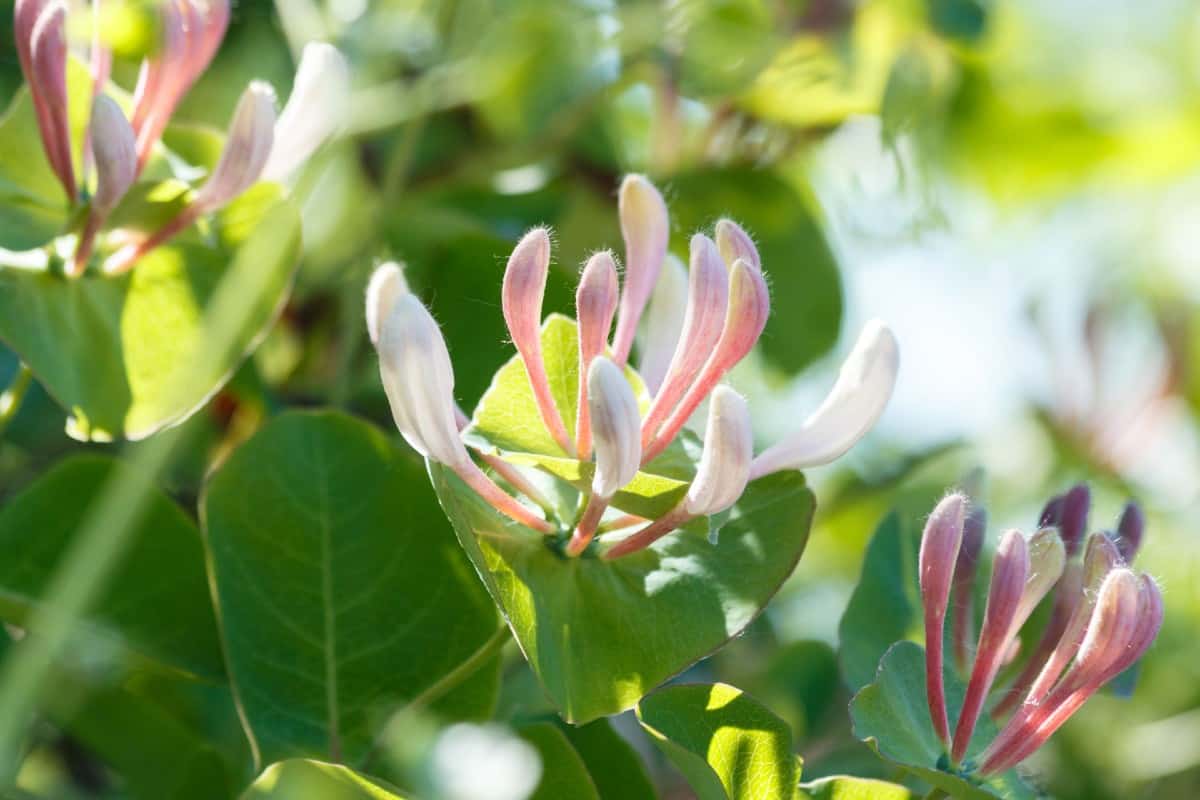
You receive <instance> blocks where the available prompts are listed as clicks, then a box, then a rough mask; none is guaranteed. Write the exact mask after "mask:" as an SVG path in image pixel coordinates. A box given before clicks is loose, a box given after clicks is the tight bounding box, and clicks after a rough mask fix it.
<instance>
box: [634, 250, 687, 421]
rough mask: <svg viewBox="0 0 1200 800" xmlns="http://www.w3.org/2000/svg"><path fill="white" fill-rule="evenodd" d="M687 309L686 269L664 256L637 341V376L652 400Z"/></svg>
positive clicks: (674, 259) (681, 263)
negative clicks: (640, 378)
mask: <svg viewBox="0 0 1200 800" xmlns="http://www.w3.org/2000/svg"><path fill="white" fill-rule="evenodd" d="M687 309H688V270H687V267H685V266H684V264H683V262H682V261H681V260H679V258H678V257H677V256H675V255H674V254H672V253H668V254H667V258H666V260H665V261H664V262H663V266H662V271H661V272H660V273H659V275H658V283H656V284H655V285H654V293H653V294H652V295H650V305H649V306H647V307H646V316H645V321H644V322H643V323H642V333H641V334H640V338H639V341H638V365H637V367H638V374H639V375H641V376H642V381H643V382H644V383H645V384H646V391H647V392H649V393H650V396H651V397H654V396H656V395H657V394H658V390H659V387H661V386H662V382H663V378H665V377H666V375H667V368H668V367H669V366H670V365H671V357H672V356H673V355H674V354H675V347H676V346H677V345H678V344H679V336H680V334H681V333H682V332H683V326H684V318H685V316H686V315H687Z"/></svg>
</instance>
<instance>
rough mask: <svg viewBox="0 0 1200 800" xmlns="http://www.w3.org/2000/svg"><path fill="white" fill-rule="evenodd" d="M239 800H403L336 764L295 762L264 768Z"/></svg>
mask: <svg viewBox="0 0 1200 800" xmlns="http://www.w3.org/2000/svg"><path fill="white" fill-rule="evenodd" d="M241 800H404V799H403V797H402V796H401V795H400V793H399V790H398V789H394V788H392V787H389V786H387V785H385V784H384V783H383V782H382V781H379V780H376V779H375V778H372V777H370V776H368V775H363V774H362V773H361V772H355V771H354V770H352V769H350V768H348V767H343V766H341V765H339V764H326V763H323V762H321V761H312V760H308V759H302V758H295V759H291V760H288V761H281V762H279V763H278V764H272V765H271V766H269V767H267V768H266V769H265V770H264V771H263V773H262V775H259V776H258V779H257V780H255V781H254V783H252V784H251V785H250V787H249V788H247V789H246V791H245V792H243V793H242V796H241Z"/></svg>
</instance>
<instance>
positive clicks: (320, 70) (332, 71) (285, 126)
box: [263, 42, 350, 181]
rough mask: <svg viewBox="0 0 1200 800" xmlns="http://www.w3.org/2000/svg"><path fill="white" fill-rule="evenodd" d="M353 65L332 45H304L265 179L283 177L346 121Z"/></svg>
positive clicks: (296, 167)
mask: <svg viewBox="0 0 1200 800" xmlns="http://www.w3.org/2000/svg"><path fill="white" fill-rule="evenodd" d="M349 95H350V67H349V65H348V64H347V63H346V59H345V58H344V57H343V56H342V54H341V53H340V52H338V49H337V48H336V47H334V46H333V45H329V44H325V43H324V42H313V43H311V44H307V45H305V46H304V52H303V53H302V54H301V56H300V66H299V67H297V69H296V79H295V81H294V82H293V83H292V93H291V95H290V96H289V97H288V101H287V105H285V106H284V107H283V112H282V113H281V114H280V115H279V121H278V122H276V123H275V144H274V146H273V147H272V148H271V157H270V158H269V159H268V160H267V164H266V166H265V167H263V179H264V180H268V181H284V180H286V179H287V178H288V177H289V176H290V175H292V174H293V173H294V172H295V171H296V170H297V169H299V167H300V165H302V164H303V163H304V162H305V161H307V160H308V158H309V157H310V156H312V154H313V153H314V152H316V150H317V148H318V147H320V146H321V145H322V144H324V143H325V142H326V141H328V140H329V139H330V138H331V137H332V136H334V135H336V134H337V133H338V132H339V130H341V128H342V126H343V125H344V123H345V119H346V107H347V105H348V102H347V101H348V98H349Z"/></svg>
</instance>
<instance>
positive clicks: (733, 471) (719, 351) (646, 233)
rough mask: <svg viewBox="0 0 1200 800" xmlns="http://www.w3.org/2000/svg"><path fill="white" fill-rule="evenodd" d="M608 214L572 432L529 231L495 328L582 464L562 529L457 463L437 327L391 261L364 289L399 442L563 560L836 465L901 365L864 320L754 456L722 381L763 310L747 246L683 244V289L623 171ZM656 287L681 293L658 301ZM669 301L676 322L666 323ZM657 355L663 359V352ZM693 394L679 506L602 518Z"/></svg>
mask: <svg viewBox="0 0 1200 800" xmlns="http://www.w3.org/2000/svg"><path fill="white" fill-rule="evenodd" d="M619 216H620V222H621V230H622V234H623V237H624V240H625V256H626V265H625V275H624V285H623V286H621V285H620V280H619V278H618V270H617V262H616V258H615V257H614V255H613V254H612V253H611V252H608V251H602V252H598V253H596V254H594V255H593V256H591V257H590V258H589V259H588V260H587V262H586V264H585V265H584V267H583V271H582V274H581V276H580V281H579V286H578V290H577V292H576V312H577V316H578V331H579V353H578V359H579V362H578V370H579V394H578V414H577V424H576V425H575V430H573V431H570V430H568V429H567V425H566V423H565V422H564V418H563V415H562V413H561V412H560V410H559V408H558V407H557V406H556V404H555V401H554V397H553V395H552V394H551V391H550V382H549V377H548V375H547V371H546V365H545V362H544V358H543V353H542V349H541V339H540V326H541V321H542V298H543V293H544V290H545V286H546V279H547V274H548V270H549V265H550V234H549V231H547V230H546V229H545V228H535V229H533V230H531V231H529V232H528V233H527V234H525V236H524V237H523V238H522V239H521V241H520V242H519V243H518V244H517V246H516V248H515V249H514V250H513V252H512V255H511V257H510V258H509V260H508V265H507V268H506V271H505V274H504V280H503V287H502V292H501V294H502V306H503V312H504V318H505V321H506V322H507V324H508V330H509V333H510V335H511V337H512V341H513V344H514V345H515V347H516V350H517V352H518V354H519V356H520V358H521V361H522V363H523V364H524V367H525V372H526V375H527V376H528V380H529V385H530V390H531V393H532V395H533V398H534V400H535V401H536V404H537V408H538V411H539V414H540V417H541V422H542V424H544V425H545V428H546V430H547V432H548V433H549V435H550V436H551V437H552V438H553V440H554V441H555V442H557V444H558V447H559V448H560V449H561V450H562V453H563V455H566V456H569V457H572V458H577V459H579V460H580V461H584V462H591V463H592V464H593V465H594V467H593V471H592V475H593V478H592V481H591V484H590V487H588V489H589V490H590V491H588V492H587V493H586V494H587V497H586V500H585V501H584V503H583V505H582V512H581V513H580V514H579V517H578V519H577V520H573V521H571V522H570V523H569V524H568V525H566V526H565V528H566V529H560V527H559V526H557V525H555V524H554V523H553V522H552V521H550V520H548V519H543V518H541V517H539V516H537V515H536V514H535V513H534V512H533V511H532V510H531V509H530V508H529V507H528V506H527V505H526V504H524V503H523V502H521V500H520V499H519V498H517V497H513V496H511V495H509V494H508V493H506V492H505V491H504V490H502V489H501V488H500V487H499V486H498V485H496V484H495V483H494V482H492V480H491V478H490V477H488V475H487V474H486V473H485V472H484V471H483V470H482V469H481V468H480V467H479V466H478V465H477V464H476V463H475V461H474V460H473V459H472V457H471V455H470V454H469V453H468V451H467V449H466V447H465V446H464V443H463V440H462V437H461V435H460V431H461V430H462V428H463V427H464V426H465V424H466V422H467V420H466V416H465V415H464V414H463V413H462V412H461V411H459V410H458V407H457V404H456V402H455V400H454V394H453V390H454V375H453V371H452V369H451V365H450V359H449V355H448V353H447V349H446V345H445V342H444V340H443V339H442V336H441V331H440V330H439V328H438V326H437V324H436V322H435V321H434V320H433V317H432V316H431V315H430V314H429V312H428V311H427V310H426V309H425V307H424V306H423V305H422V304H421V303H420V301H419V300H417V298H415V297H414V296H413V295H412V294H410V293H409V292H408V291H407V288H406V287H405V286H404V282H403V278H402V276H401V275H400V272H399V270H398V269H397V268H396V267H395V265H385V266H383V267H381V268H380V269H379V270H378V271H377V272H376V274H375V276H374V277H373V278H372V281H371V284H370V286H369V287H368V291H367V325H368V329H369V333H370V335H371V339H372V341H373V342H375V344H376V347H377V349H378V351H379V363H380V372H381V375H382V378H383V385H384V388H385V390H386V392H387V396H388V400H389V402H390V404H391V408H392V413H393V416H394V418H395V421H396V425H397V426H398V427H399V429H400V431H401V433H402V434H403V435H404V438H405V439H406V440H407V441H408V442H409V444H410V445H412V446H413V447H414V448H415V449H416V450H417V451H419V452H420V453H421V454H423V455H424V456H426V457H427V458H430V459H433V460H434V461H437V462H440V463H442V464H444V465H446V466H447V467H449V468H450V469H452V470H453V471H454V472H455V473H457V474H458V475H459V477H460V478H462V480H463V481H464V482H465V483H466V484H467V485H469V486H470V487H472V489H474V490H475V491H476V492H478V493H479V494H480V495H481V496H483V497H484V498H486V499H487V500H488V501H489V502H490V503H491V504H492V505H493V506H494V507H495V508H496V509H498V510H499V511H501V512H503V513H505V514H507V515H508V516H510V517H511V518H513V519H515V520H516V521H518V522H520V523H522V524H524V525H527V526H528V527H531V528H534V529H535V530H538V531H541V532H543V533H545V534H548V535H555V536H558V535H562V536H563V537H564V540H565V546H564V552H565V553H566V554H567V555H569V556H578V555H580V554H582V553H583V552H585V551H586V550H587V549H588V547H589V545H590V544H591V543H592V542H593V540H594V538H595V537H596V535H597V532H599V531H605V532H608V531H625V530H627V529H630V528H634V527H635V526H636V528H637V530H634V531H633V532H632V533H631V534H629V535H627V536H624V537H623V538H621V539H620V541H617V542H615V543H613V544H611V546H607V547H606V548H604V549H603V552H602V557H603V558H609V559H612V558H619V557H621V556H624V555H628V554H630V553H634V552H637V551H639V550H642V549H644V548H645V547H647V546H649V545H650V544H651V543H653V542H654V541H656V540H657V539H659V538H660V537H662V536H665V535H666V534H668V533H671V532H672V531H674V530H676V529H678V528H680V527H681V526H683V525H685V524H686V523H687V522H688V521H690V520H692V519H695V518H697V517H701V516H706V515H712V514H717V513H720V512H721V511H724V510H725V509H728V508H729V507H730V506H732V505H733V504H734V503H735V502H736V501H737V500H738V498H739V497H740V496H741V495H742V492H743V490H744V489H745V487H746V485H747V484H748V483H749V482H750V481H752V480H754V479H755V478H758V477H761V476H763V475H766V474H769V473H772V472H776V471H778V470H782V469H802V468H805V467H809V466H815V465H819V464H825V463H828V462H830V461H832V460H834V459H836V458H838V457H839V456H841V455H842V454H843V453H845V452H846V451H847V450H849V449H850V447H852V446H853V445H854V443H855V442H857V441H858V440H859V439H860V438H861V437H862V436H863V435H864V434H865V433H866V432H867V431H868V430H869V429H870V428H871V426H872V425H874V423H875V421H876V420H877V419H878V417H879V415H880V414H881V413H882V411H883V408H884V406H885V405H886V404H887V401H888V398H889V397H890V396H891V391H892V387H893V385H894V383H895V378H896V371H897V369H898V366H899V355H898V350H897V346H896V341H895V339H894V337H893V336H892V334H891V332H890V331H889V330H888V328H887V327H886V326H885V325H883V324H882V323H879V322H872V323H870V324H868V325H867V326H866V328H865V330H864V331H863V333H862V334H861V335H860V337H859V339H858V342H857V344H856V345H855V346H854V350H853V352H852V353H851V355H850V357H849V359H848V360H847V361H846V363H845V364H844V365H843V367H842V369H841V372H840V374H839V376H838V379H837V381H836V384H835V386H834V387H833V390H832V391H831V393H830V394H829V396H828V398H827V399H826V400H825V402H824V403H823V404H822V405H821V406H820V408H818V409H817V411H816V412H814V413H813V414H812V415H811V416H810V417H809V418H808V419H807V420H806V421H805V422H804V423H803V425H801V427H800V429H799V430H798V431H796V432H795V433H794V434H792V435H790V436H788V437H786V438H785V439H784V440H783V441H781V442H779V443H777V444H776V445H774V446H773V447H770V448H768V449H767V450H766V451H765V452H763V453H761V454H760V455H758V456H757V457H755V456H754V453H753V434H752V431H751V423H750V413H749V409H748V407H747V404H746V401H745V400H744V399H743V398H742V397H741V396H740V395H738V394H737V392H735V391H734V390H733V389H731V388H729V387H728V386H725V385H722V384H721V380H722V378H724V376H725V375H726V373H728V372H729V370H730V369H731V368H732V367H733V366H734V365H736V364H737V363H738V362H739V361H740V360H741V359H742V358H744V357H745V356H746V355H747V353H749V352H750V350H751V348H752V347H753V346H754V344H755V343H756V342H757V341H758V338H759V335H760V334H761V333H762V330H763V327H764V325H765V324H766V322H767V316H768V314H769V311H770V298H769V294H768V291H767V283H766V281H765V280H764V278H763V273H762V264H761V261H760V258H759V253H758V250H757V249H756V247H755V246H754V243H753V241H752V240H751V238H750V236H749V235H747V233H746V232H745V231H744V230H742V228H741V227H739V226H738V225H737V224H736V223H734V222H732V221H731V220H727V219H723V220H721V221H719V222H718V223H717V224H716V227H715V232H714V237H713V238H709V237H708V236H706V235H704V234H699V233H698V234H696V235H695V236H693V237H692V239H691V244H690V250H691V252H690V270H689V271H688V275H687V277H686V280H679V279H678V276H677V275H674V274H673V270H674V269H675V267H674V266H672V265H671V264H672V260H671V259H670V257H669V256H668V254H667V242H668V233H669V227H668V219H667V207H666V204H665V203H664V202H663V199H662V196H661V195H660V194H659V192H658V190H657V189H656V188H655V187H654V186H653V185H652V184H651V183H650V182H649V181H648V180H646V179H645V178H644V177H641V176H639V175H631V176H628V177H627V178H626V179H625V180H624V181H623V182H622V184H621V189H620V195H619ZM664 264H666V265H668V266H667V269H666V270H665V271H664V269H663V268H664ZM664 287H666V293H664ZM670 292H675V293H677V294H678V295H679V296H677V297H670V296H668V293H670ZM652 295H653V296H654V302H652V303H651V302H650V300H651V297H652ZM648 304H649V312H648V314H649V318H648V319H647V320H646V321H645V324H644V326H643V327H644V329H645V331H647V332H649V333H650V335H649V336H646V337H645V338H644V340H643V343H642V346H641V347H640V348H639V349H640V361H639V364H640V365H644V375H643V377H644V378H645V384H646V386H647V389H648V392H649V393H650V395H651V398H650V401H649V407H648V409H647V410H646V413H645V415H644V416H643V414H642V413H641V410H640V408H639V404H638V399H637V397H636V396H635V394H634V389H633V386H632V385H631V383H630V381H629V380H628V379H627V377H626V375H625V371H624V370H625V369H626V366H627V362H628V360H629V356H630V352H631V350H632V347H633V343H634V337H635V333H636V331H637V329H638V324H639V321H641V318H642V316H643V311H644V310H646V308H647V305H648ZM681 305H682V306H683V309H684V310H683V313H677V312H676V311H675V309H677V308H678V307H679V306H681ZM614 317H615V318H616V330H615V333H613V334H612V340H611V343H610V339H609V336H610V330H611V328H612V326H613V320H614ZM664 351H666V352H669V353H670V356H669V357H664V355H663V352H664ZM655 365H658V366H655ZM706 399H707V400H709V406H708V419H707V425H706V426H705V435H704V440H703V450H702V452H701V457H700V460H699V463H698V464H697V468H696V473H695V477H694V479H693V480H692V481H691V484H690V486H689V487H688V489H687V492H686V494H685V495H684V496H683V497H682V499H681V500H680V501H679V503H678V505H676V506H675V507H674V508H672V509H670V510H669V511H667V512H666V513H665V514H663V515H662V516H661V517H660V518H658V519H652V520H651V519H645V518H642V517H637V516H632V515H617V514H615V513H610V508H609V505H610V502H611V501H612V499H613V496H614V495H615V494H616V493H617V492H619V491H620V490H621V489H622V488H623V487H625V486H626V485H627V484H628V483H629V482H630V481H632V480H633V478H634V476H635V475H637V473H638V471H639V470H640V469H642V468H643V467H644V466H645V465H646V464H648V463H649V462H650V461H652V460H653V459H654V458H655V457H656V456H658V455H659V454H661V453H662V452H663V450H664V449H666V448H667V446H668V445H669V444H670V443H671V442H672V441H673V440H674V439H675V438H676V436H677V435H679V433H680V431H681V429H682V428H683V426H684V424H685V423H686V422H687V421H688V420H689V418H690V417H691V416H692V415H693V413H694V412H695V411H696V410H697V408H698V407H699V406H700V405H701V403H702V402H704V401H705V400H706ZM486 461H487V463H489V465H491V466H492V467H493V469H494V471H496V473H497V474H499V475H501V477H504V478H505V480H506V481H507V482H508V483H509V484H510V485H512V486H513V487H514V488H516V489H517V490H518V492H519V493H521V494H524V495H525V496H526V497H527V498H528V499H530V500H533V501H534V503H535V504H537V505H540V506H542V507H543V509H544V508H546V507H548V504H547V503H545V502H544V501H541V500H539V497H538V495H537V494H536V491H535V490H533V488H532V487H529V486H528V482H527V481H522V480H521V479H520V473H516V476H515V477H516V480H514V479H513V477H512V476H513V473H514V472H515V469H514V468H513V467H512V465H510V464H506V463H505V462H504V461H502V460H501V459H500V458H498V457H496V456H488V457H487V459H486ZM606 514H608V518H607V519H606ZM618 535H620V534H618ZM605 539H606V540H607V539H608V537H605Z"/></svg>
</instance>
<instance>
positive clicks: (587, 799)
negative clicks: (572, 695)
mask: <svg viewBox="0 0 1200 800" xmlns="http://www.w3.org/2000/svg"><path fill="white" fill-rule="evenodd" d="M517 732H518V733H519V734H520V735H521V738H522V739H524V740H525V741H527V742H529V743H530V744H531V745H533V746H534V747H535V748H536V749H537V751H538V755H539V756H541V758H542V779H541V780H540V781H539V782H538V786H537V789H535V790H534V792H533V794H532V795H530V797H529V800H561V798H564V797H569V798H572V800H575V798H578V800H601V797H600V795H599V794H598V793H597V791H596V785H595V784H594V783H592V776H591V775H589V774H588V769H587V765H586V764H585V763H584V761H583V759H582V758H580V756H579V753H577V752H575V748H574V747H572V746H571V742H570V741H568V740H567V737H566V736H565V735H564V734H563V732H562V731H561V730H559V729H558V726H556V725H555V724H554V723H553V722H534V723H530V724H528V725H522V726H521V727H520V728H518V730H517Z"/></svg>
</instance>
